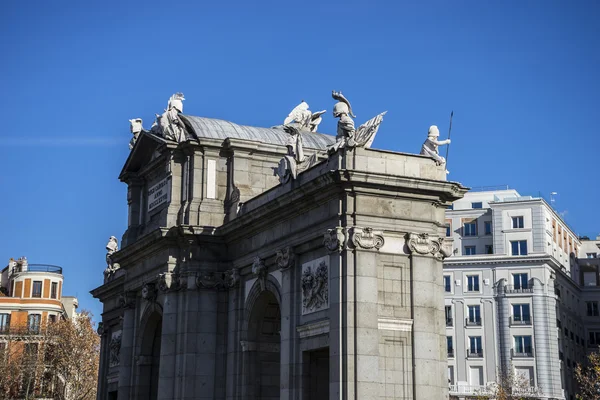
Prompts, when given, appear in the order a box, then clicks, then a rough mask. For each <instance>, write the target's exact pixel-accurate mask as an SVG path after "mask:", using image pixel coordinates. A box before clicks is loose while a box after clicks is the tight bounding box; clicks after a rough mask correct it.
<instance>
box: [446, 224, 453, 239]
mask: <svg viewBox="0 0 600 400" xmlns="http://www.w3.org/2000/svg"><path fill="white" fill-rule="evenodd" d="M450 236H452V228H451V227H450V224H446V237H450Z"/></svg>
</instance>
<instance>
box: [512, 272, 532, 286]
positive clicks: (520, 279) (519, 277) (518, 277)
mask: <svg viewBox="0 0 600 400" xmlns="http://www.w3.org/2000/svg"><path fill="white" fill-rule="evenodd" d="M513 285H514V286H515V289H527V288H528V287H529V286H528V285H529V279H528V277H527V274H513Z"/></svg>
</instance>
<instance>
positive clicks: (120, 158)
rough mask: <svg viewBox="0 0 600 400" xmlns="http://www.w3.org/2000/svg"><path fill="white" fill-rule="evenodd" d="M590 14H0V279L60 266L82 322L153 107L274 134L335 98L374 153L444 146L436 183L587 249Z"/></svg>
mask: <svg viewBox="0 0 600 400" xmlns="http://www.w3.org/2000/svg"><path fill="white" fill-rule="evenodd" d="M599 19H600V3H599V2H597V1H591V0H588V1H586V0H580V1H576V2H567V1H541V0H535V1H533V0H531V1H522V0H520V1H497V2H492V1H438V2H429V1H421V2H409V1H389V2H378V1H369V2H367V1H360V2H357V1H344V2H323V1H317V2H310V1H304V2H283V1H272V2H261V1H257V2H247V1H239V2H226V1H221V2H206V1H201V2H189V3H187V2H172V3H170V4H169V3H168V2H165V1H160V2H150V1H118V2H117V1H114V2H109V1H96V2H92V1H71V2H66V1H59V0H54V1H48V0H43V1H10V2H9V1H6V2H4V3H3V5H2V10H1V11H0V46H1V48H2V52H3V57H2V62H1V63H0V72H1V73H0V109H1V110H2V112H3V113H4V118H2V128H1V129H0V149H1V150H2V151H1V157H0V165H1V167H2V174H1V175H0V187H1V188H2V196H1V197H0V210H2V211H1V214H0V215H1V216H2V219H1V220H2V222H3V229H2V232H1V233H0V243H2V246H0V261H2V265H5V262H6V261H8V258H9V257H19V256H22V255H25V256H27V257H28V259H29V261H30V262H32V263H49V264H59V265H61V266H63V267H64V273H65V288H64V293H65V294H69V295H77V296H78V297H79V299H80V307H82V308H86V309H90V310H91V311H92V312H93V313H94V314H95V315H96V316H99V314H100V312H101V308H100V303H99V302H98V301H96V300H94V299H93V298H92V297H91V296H90V295H89V294H88V292H89V290H91V289H92V288H95V287H97V286H98V285H100V284H101V283H102V271H103V270H104V268H105V261H104V256H105V249H104V246H105V244H106V242H107V239H108V237H109V236H110V235H115V236H117V237H119V238H120V237H121V235H122V233H123V231H124V230H125V228H126V224H127V204H126V187H125V185H124V184H123V183H120V182H119V181H118V179H117V176H118V174H119V171H120V170H121V168H122V166H123V163H124V161H125V159H126V157H127V155H128V153H129V149H128V147H127V143H128V142H129V139H130V133H129V123H128V119H130V118H135V117H141V118H143V119H144V125H145V127H146V128H149V127H150V125H151V123H152V119H153V115H154V113H155V112H161V111H162V110H163V108H164V107H165V106H166V103H167V100H168V98H169V96H170V95H171V94H172V93H174V92H176V91H181V92H183V93H184V94H185V97H186V99H187V100H186V101H185V103H184V104H185V110H184V111H185V113H186V114H191V115H200V116H207V117H214V118H222V119H227V120H231V121H234V122H237V123H240V124H246V125H257V126H272V125H276V124H279V123H281V122H282V121H283V119H284V118H285V117H286V116H287V114H288V112H289V111H290V110H291V109H292V108H293V107H294V106H295V105H296V104H297V103H298V102H299V101H300V100H302V99H304V100H306V101H307V102H308V103H309V104H310V106H311V109H313V110H318V109H327V110H328V111H329V112H328V113H327V117H326V118H325V119H324V121H323V123H322V124H321V129H320V130H321V131H323V132H329V133H334V132H335V120H334V119H333V118H332V117H331V114H330V111H331V109H332V106H333V104H334V101H333V100H332V99H331V90H333V89H335V90H342V91H343V92H344V94H345V95H346V96H347V97H348V98H349V99H350V101H351V102H352V105H353V108H354V112H355V114H356V115H357V119H356V122H357V123H362V122H364V121H366V120H367V119H369V118H371V117H373V116H374V115H376V114H377V113H379V112H381V111H384V110H388V114H387V115H386V117H385V120H384V121H383V124H382V126H381V129H380V131H379V133H378V136H377V139H376V140H375V143H374V145H373V147H376V148H383V149H389V150H395V151H402V152H418V151H419V150H420V146H421V144H422V142H423V140H424V138H425V135H426V132H427V129H428V127H429V125H431V124H437V125H439V127H440V130H441V131H442V132H443V134H442V137H445V136H446V132H447V129H448V117H449V114H450V111H451V110H454V113H455V115H454V123H453V132H452V145H451V148H450V157H449V165H448V169H449V170H450V172H451V174H450V176H449V178H450V179H452V180H456V181H460V182H462V183H463V184H465V185H467V186H471V187H476V186H487V185H497V184H508V185H510V187H512V188H515V189H517V190H519V191H520V192H521V193H522V194H533V195H537V194H538V193H540V192H541V193H542V194H544V195H546V196H548V194H549V193H550V192H552V191H556V192H558V193H559V194H558V195H557V196H556V203H555V206H556V208H557V209H558V211H559V212H563V213H564V215H565V218H566V220H567V221H568V222H569V224H570V225H571V226H572V227H573V229H574V230H575V231H576V232H577V233H578V234H580V235H589V236H595V235H596V234H597V233H598V232H600V213H599V212H598V198H600V189H599V187H600V185H599V182H598V176H597V173H598V157H597V155H598V147H599V145H598V113H599V110H600V98H599V93H600V75H599V73H598V71H600V51H599V43H600V24H599V23H598V20H599Z"/></svg>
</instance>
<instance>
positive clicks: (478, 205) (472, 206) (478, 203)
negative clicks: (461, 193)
mask: <svg viewBox="0 0 600 400" xmlns="http://www.w3.org/2000/svg"><path fill="white" fill-rule="evenodd" d="M471 208H483V203H482V202H481V201H476V202H474V203H471Z"/></svg>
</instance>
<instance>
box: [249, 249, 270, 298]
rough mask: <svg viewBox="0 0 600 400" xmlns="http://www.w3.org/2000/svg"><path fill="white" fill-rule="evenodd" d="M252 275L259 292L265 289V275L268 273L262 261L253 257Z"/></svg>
mask: <svg viewBox="0 0 600 400" xmlns="http://www.w3.org/2000/svg"><path fill="white" fill-rule="evenodd" d="M252 273H253V274H254V276H256V277H257V278H258V281H259V283H260V290H261V291H263V290H265V289H266V287H267V275H268V274H269V271H268V270H267V267H266V265H265V262H264V260H263V259H261V258H260V257H258V256H256V257H254V262H253V263H252Z"/></svg>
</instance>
